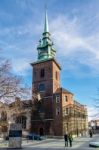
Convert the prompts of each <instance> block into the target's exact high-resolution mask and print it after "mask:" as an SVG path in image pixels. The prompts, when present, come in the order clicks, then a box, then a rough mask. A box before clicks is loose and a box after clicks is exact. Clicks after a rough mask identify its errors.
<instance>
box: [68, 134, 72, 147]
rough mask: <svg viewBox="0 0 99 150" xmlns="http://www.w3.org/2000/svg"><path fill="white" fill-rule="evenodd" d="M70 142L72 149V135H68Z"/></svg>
mask: <svg viewBox="0 0 99 150" xmlns="http://www.w3.org/2000/svg"><path fill="white" fill-rule="evenodd" d="M68 140H69V145H70V147H72V141H73V137H72V134H69V135H68Z"/></svg>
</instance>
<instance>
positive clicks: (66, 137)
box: [64, 133, 68, 147]
mask: <svg viewBox="0 0 99 150" xmlns="http://www.w3.org/2000/svg"><path fill="white" fill-rule="evenodd" d="M64 141H65V147H68V134H67V133H66V134H64Z"/></svg>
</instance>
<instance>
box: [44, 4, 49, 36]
mask: <svg viewBox="0 0 99 150" xmlns="http://www.w3.org/2000/svg"><path fill="white" fill-rule="evenodd" d="M46 32H49V25H48V16H47V6H46V5H45V26H44V33H46Z"/></svg>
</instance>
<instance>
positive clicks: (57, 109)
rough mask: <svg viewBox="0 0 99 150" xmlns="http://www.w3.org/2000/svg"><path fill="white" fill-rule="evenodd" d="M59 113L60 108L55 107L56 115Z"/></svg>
mask: <svg viewBox="0 0 99 150" xmlns="http://www.w3.org/2000/svg"><path fill="white" fill-rule="evenodd" d="M59 114H60V108H59V107H58V108H56V115H59Z"/></svg>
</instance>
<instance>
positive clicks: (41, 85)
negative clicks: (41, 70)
mask: <svg viewBox="0 0 99 150" xmlns="http://www.w3.org/2000/svg"><path fill="white" fill-rule="evenodd" d="M38 90H39V92H44V91H45V85H44V84H43V83H42V84H39V87H38Z"/></svg>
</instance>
